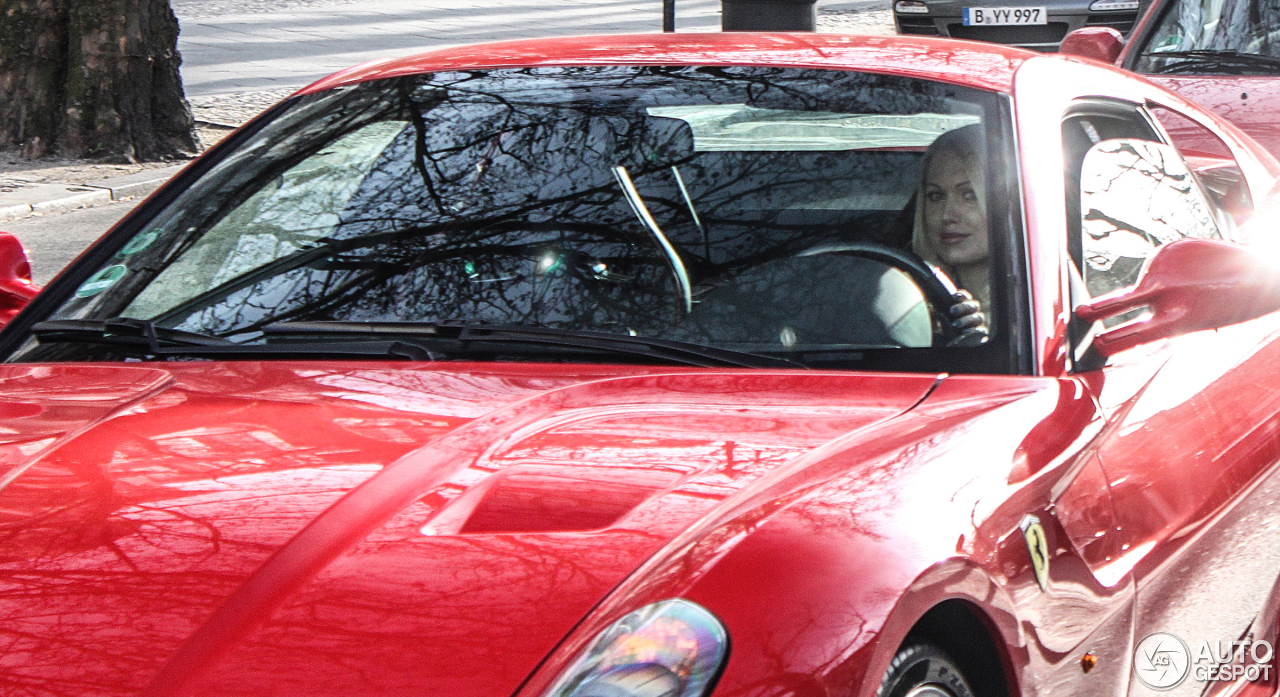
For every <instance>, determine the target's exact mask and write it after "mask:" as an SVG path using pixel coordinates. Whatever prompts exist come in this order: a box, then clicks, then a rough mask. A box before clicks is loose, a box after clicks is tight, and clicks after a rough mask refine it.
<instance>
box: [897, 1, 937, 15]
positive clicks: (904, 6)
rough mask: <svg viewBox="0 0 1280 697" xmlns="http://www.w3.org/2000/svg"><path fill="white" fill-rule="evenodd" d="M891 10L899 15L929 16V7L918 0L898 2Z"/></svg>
mask: <svg viewBox="0 0 1280 697" xmlns="http://www.w3.org/2000/svg"><path fill="white" fill-rule="evenodd" d="M893 9H894V11H895V12H897V13H898V14H900V15H927V14H929V6H928V5H926V4H924V3H923V2H920V1H919V0H898V1H897V2H895V3H893Z"/></svg>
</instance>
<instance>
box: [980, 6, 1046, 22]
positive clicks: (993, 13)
mask: <svg viewBox="0 0 1280 697" xmlns="http://www.w3.org/2000/svg"><path fill="white" fill-rule="evenodd" d="M961 17H962V19H963V20H964V24H965V26H967V27H1001V26H1008V25H1010V24H1048V23H1049V18H1048V13H1046V12H1045V10H1044V8H1043V7H966V8H964V10H963V11H962V13H961Z"/></svg>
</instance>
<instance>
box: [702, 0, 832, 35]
mask: <svg viewBox="0 0 1280 697" xmlns="http://www.w3.org/2000/svg"><path fill="white" fill-rule="evenodd" d="M815 2H816V0H720V8H721V15H720V29H721V31H817V26H818V13H817V10H816V8H815Z"/></svg>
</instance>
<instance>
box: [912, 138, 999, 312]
mask: <svg viewBox="0 0 1280 697" xmlns="http://www.w3.org/2000/svg"><path fill="white" fill-rule="evenodd" d="M984 142H985V141H984V138H983V131H982V125H981V124H976V123H975V124H971V125H968V126H963V127H961V128H957V129H954V130H950V131H947V132H946V133H943V134H942V135H940V136H938V138H937V139H936V140H934V141H933V142H932V143H930V144H929V149H928V150H926V151H925V153H924V162H923V165H924V166H923V168H922V169H921V170H920V184H919V186H917V187H916V210H915V220H914V223H913V225H912V227H911V251H913V252H915V253H916V255H918V256H919V257H920V258H921V259H924V260H925V261H927V262H929V263H930V264H933V265H934V266H937V267H938V268H940V269H942V270H943V271H945V272H946V274H947V275H948V276H950V277H951V279H952V280H953V281H955V282H956V285H960V277H959V275H958V273H957V270H956V269H954V268H952V267H950V266H948V265H947V264H945V263H943V261H942V259H941V257H939V256H938V252H937V250H935V249H934V248H933V245H932V244H931V243H930V241H929V236H928V235H927V234H926V231H925V223H924V208H925V195H926V193H927V191H926V188H927V187H928V179H929V167H930V165H932V164H933V161H934V160H935V159H936V158H937V157H938V156H939V155H941V154H943V153H952V154H954V155H955V156H956V157H958V158H959V159H960V163H961V165H962V166H963V167H964V168H965V171H966V172H967V173H968V174H969V183H970V184H971V185H972V186H973V192H974V194H975V195H976V196H977V199H978V207H979V209H980V210H981V211H982V217H983V219H984V220H985V219H986V217H987V196H986V193H987V177H986V171H987V167H986V159H987V158H986V147H985V146H984ZM986 285H987V287H983V288H965V290H967V291H969V292H970V293H972V294H973V295H974V297H976V298H977V299H978V300H979V301H980V302H981V303H982V306H983V309H984V310H987V311H989V309H988V307H989V305H990V303H989V302H988V299H989V298H990V295H991V293H990V287H989V286H990V284H986Z"/></svg>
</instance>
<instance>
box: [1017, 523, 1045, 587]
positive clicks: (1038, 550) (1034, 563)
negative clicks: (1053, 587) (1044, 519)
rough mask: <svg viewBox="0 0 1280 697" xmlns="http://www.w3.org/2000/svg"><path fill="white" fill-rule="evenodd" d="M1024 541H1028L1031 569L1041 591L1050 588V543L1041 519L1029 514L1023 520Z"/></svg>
mask: <svg viewBox="0 0 1280 697" xmlns="http://www.w3.org/2000/svg"><path fill="white" fill-rule="evenodd" d="M1020 527H1021V528H1022V539H1024V540H1026V541H1027V553H1028V554H1030V555H1031V568H1032V569H1034V570H1035V572H1036V583H1038V584H1040V590H1046V589H1047V588H1048V587H1049V542H1048V540H1046V539H1045V536H1044V527H1043V526H1041V525H1040V519H1039V518H1037V517H1036V516H1034V515H1031V514H1027V516H1026V517H1024V518H1023V519H1022V525H1021V526H1020Z"/></svg>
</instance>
